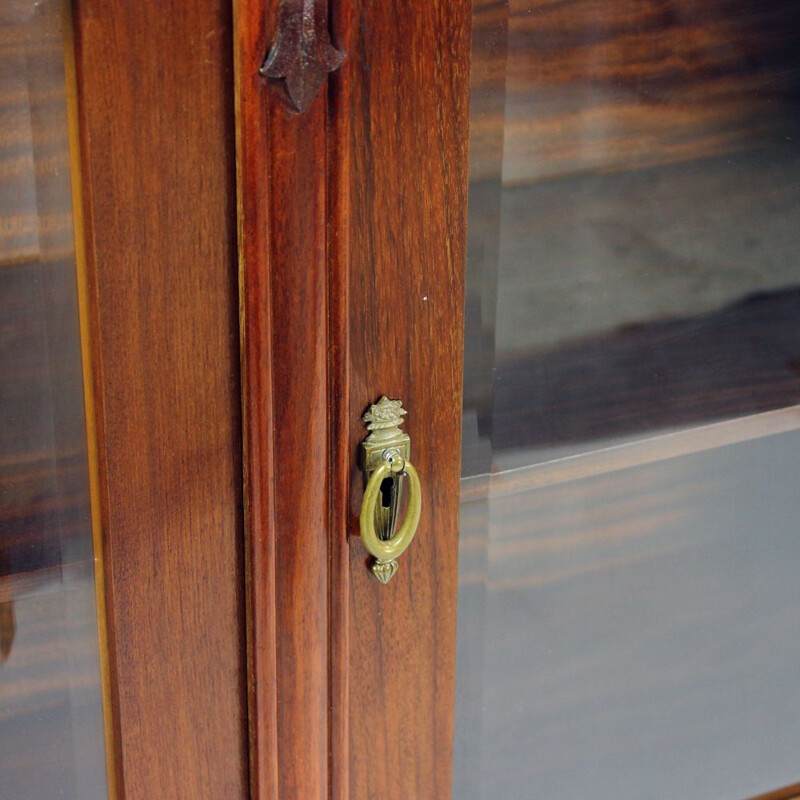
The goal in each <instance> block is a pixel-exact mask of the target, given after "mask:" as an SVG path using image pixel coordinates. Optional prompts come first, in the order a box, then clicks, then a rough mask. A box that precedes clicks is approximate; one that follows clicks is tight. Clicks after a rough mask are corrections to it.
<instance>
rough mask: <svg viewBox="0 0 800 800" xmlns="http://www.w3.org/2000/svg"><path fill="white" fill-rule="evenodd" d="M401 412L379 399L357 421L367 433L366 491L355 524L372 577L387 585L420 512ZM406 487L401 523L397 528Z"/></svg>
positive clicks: (400, 407) (400, 405) (392, 402)
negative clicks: (357, 526)
mask: <svg viewBox="0 0 800 800" xmlns="http://www.w3.org/2000/svg"><path fill="white" fill-rule="evenodd" d="M405 413H406V410H405V409H404V408H403V403H402V401H400V400H390V399H389V398H388V397H381V399H380V400H378V402H377V403H375V404H374V405H372V406H370V408H369V411H367V413H366V414H364V417H363V419H364V422H366V423H367V429H368V430H369V431H370V434H369V436H367V438H366V439H365V440H364V441H363V442H362V443H361V450H362V456H363V468H364V475H365V476H366V478H367V487H366V489H365V490H364V499H363V500H362V501H361V514H360V516H359V523H360V527H361V541H362V542H363V544H364V547H365V548H366V549H367V551H368V552H369V554H370V555H372V556H373V557H374V558H375V561H374V562H373V563H372V565H371V567H370V568H371V569H372V574H373V575H374V576H375V577H376V578H377V579H378V580H379V581H380V582H381V583H389V581H390V580H391V579H392V578H393V577H394V574H395V572H397V559H398V558H399V557H400V556H401V555H402V554H403V553H404V552H405V551H406V549H407V548H408V546H409V545H410V544H411V541H412V539H413V538H414V534H415V533H416V532H417V526H418V525H419V517H420V512H421V510H422V492H421V490H420V485H419V475H417V471H416V470H415V469H414V465H413V464H412V463H411V462H410V461H409V460H408V459H409V457H410V455H411V439H410V438H409V436H408V434H407V433H404V432H403V431H401V430H400V426H401V425H402V424H403V417H404V416H405ZM406 483H408V486H407V487H406ZM406 488H407V489H408V502H407V504H406V505H407V508H406V513H405V518H404V519H403V522H402V524H401V525H400V526H399V527H398V525H397V518H398V516H399V514H400V510H401V507H402V498H403V495H404V493H405V490H406Z"/></svg>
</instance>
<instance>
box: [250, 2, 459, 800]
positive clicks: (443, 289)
mask: <svg viewBox="0 0 800 800" xmlns="http://www.w3.org/2000/svg"><path fill="white" fill-rule="evenodd" d="M284 2H285V6H284V8H286V7H287V6H290V5H292V3H291V2H289V0H284ZM320 4H325V5H326V6H327V0H319V2H318V3H317V4H315V5H314V7H315V9H316V11H317V12H319V11H320ZM294 5H295V6H298V4H297V3H294ZM300 5H302V4H300ZM279 6H280V3H279V0H235V2H234V51H235V56H234V59H235V65H236V103H237V174H238V188H239V198H238V204H239V259H240V317H241V355H242V385H243V395H242V396H243V417H244V421H243V424H244V460H245V489H244V497H245V530H246V536H247V557H248V562H247V580H248V589H247V605H248V623H247V627H248V661H249V674H250V680H249V686H250V737H251V739H250V746H251V751H250V752H251V762H250V763H251V772H250V775H251V790H252V797H253V798H257V800H267V798H270V799H272V798H284V797H285V798H295V797H302V798H304V800H322V798H330V800H360V798H364V800H366V798H368V797H381V798H382V800H394V798H397V800H400V798H402V800H407V798H409V797H425V798H443V799H444V798H449V797H450V785H451V775H450V772H451V766H450V762H451V755H452V735H453V705H454V684H455V616H456V583H457V574H456V573H457V516H458V501H459V471H460V439H461V429H460V410H461V380H462V366H461V357H462V355H461V354H462V344H463V343H462V336H463V334H462V330H463V317H462V315H463V276H464V259H465V224H466V191H467V125H468V59H469V27H470V21H471V4H470V2H468V0H410V1H409V2H404V3H401V4H395V3H378V2H369V0H341V1H340V2H336V3H332V4H331V9H330V10H331V17H330V32H331V35H332V40H333V44H334V45H335V46H336V47H338V48H339V49H340V50H342V51H346V53H347V57H346V60H345V61H344V63H343V65H342V66H341V67H340V68H339V69H338V70H337V71H335V72H333V73H332V75H331V76H330V77H329V78H328V80H327V82H323V84H322V86H321V87H320V88H321V91H320V92H319V95H318V96H317V97H316V99H315V100H314V101H313V103H311V105H310V108H309V109H308V110H306V111H304V112H302V113H299V112H298V111H297V109H296V108H294V107H293V106H292V102H291V100H290V99H289V97H288V95H287V92H286V86H285V81H283V80H281V79H279V78H271V79H267V78H265V77H263V76H261V75H260V74H259V68H260V66H261V64H262V62H263V60H264V57H265V54H266V53H267V51H268V49H269V48H271V47H274V46H275V38H276V31H277V28H278V23H279ZM317 33H319V31H318V32H317ZM382 394H386V395H388V396H390V397H399V398H401V399H402V400H403V402H404V404H405V407H406V408H407V409H408V418H407V424H406V428H407V430H408V432H409V433H410V434H411V437H412V447H413V448H414V461H415V463H416V465H417V467H418V469H419V473H420V475H421V477H422V482H423V487H424V488H423V516H422V520H421V524H420V530H419V533H418V536H417V539H416V540H415V542H414V544H413V545H412V547H411V548H410V550H409V552H408V553H407V554H405V555H404V557H403V559H402V564H401V567H400V571H399V572H398V574H397V576H396V577H395V578H394V580H393V581H392V582H391V583H390V584H389V585H386V586H383V585H381V584H380V583H378V582H377V581H376V580H375V579H374V578H373V577H372V576H371V575H370V573H369V571H368V570H367V567H366V561H367V558H366V553H365V551H364V550H363V548H362V546H361V544H360V542H359V540H358V534H357V522H356V521H357V516H358V510H359V504H360V498H361V494H362V490H363V479H362V477H361V475H360V472H359V469H358V464H357V458H356V453H357V449H358V444H359V442H360V441H361V440H362V439H363V438H364V433H365V432H364V428H363V424H362V423H361V415H362V413H363V412H364V410H365V407H366V406H367V405H369V404H370V403H372V402H375V400H376V399H377V398H378V397H380V396H381V395H382Z"/></svg>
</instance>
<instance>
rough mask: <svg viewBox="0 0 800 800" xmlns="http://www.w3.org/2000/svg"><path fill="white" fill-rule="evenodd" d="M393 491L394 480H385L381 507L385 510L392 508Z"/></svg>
mask: <svg viewBox="0 0 800 800" xmlns="http://www.w3.org/2000/svg"><path fill="white" fill-rule="evenodd" d="M392 489H394V478H384V479H383V480H382V481H381V505H382V506H383V508H391V505H392Z"/></svg>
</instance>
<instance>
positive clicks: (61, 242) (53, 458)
mask: <svg viewBox="0 0 800 800" xmlns="http://www.w3.org/2000/svg"><path fill="white" fill-rule="evenodd" d="M65 13H66V12H65V9H64V7H63V4H62V3H61V2H60V0H44V1H43V2H42V1H38V0H37V2H34V1H33V0H23V1H22V2H10V3H3V5H2V8H0V376H2V378H1V379H0V798H2V800H21V798H26V800H51V798H66V799H67V800H100V799H101V798H105V797H107V789H106V761H105V746H104V726H103V711H102V702H101V688H100V687H101V680H100V674H101V670H100V658H101V653H100V646H99V641H98V639H99V637H98V619H97V606H96V600H95V561H94V552H93V536H92V524H91V511H90V493H89V479H88V468H87V444H86V425H85V414H84V393H83V377H82V370H81V349H80V334H79V317H78V301H77V288H76V257H75V242H74V236H73V208H72V201H71V185H70V181H71V176H70V171H71V170H70V145H69V136H68V130H69V126H68V117H67V76H66V74H65V53H67V52H68V48H69V47H71V42H70V41H69V36H68V34H67V26H66V24H65V20H66V16H65Z"/></svg>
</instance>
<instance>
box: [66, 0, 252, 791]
mask: <svg viewBox="0 0 800 800" xmlns="http://www.w3.org/2000/svg"><path fill="white" fill-rule="evenodd" d="M75 15H76V16H75V34H76V46H77V58H76V62H77V63H76V66H77V89H78V103H79V122H80V137H81V141H80V145H81V158H82V165H83V176H82V177H83V189H84V199H85V212H86V214H85V216H86V233H87V260H88V278H89V291H90V301H91V302H90V309H89V312H90V322H91V325H90V331H89V334H90V339H91V344H92V366H93V372H94V390H95V391H94V394H95V398H96V408H97V429H98V437H99V468H100V479H101V481H100V488H101V509H102V515H101V519H102V532H103V543H104V550H105V556H106V570H107V587H108V590H107V591H108V593H107V600H108V609H109V654H108V655H109V658H110V662H111V674H112V696H113V698H114V703H115V705H114V719H115V725H116V728H117V731H116V733H117V736H116V737H115V738H116V741H117V750H116V752H115V759H114V764H115V766H116V769H117V773H118V775H117V777H118V779H119V783H118V785H119V790H120V796H121V797H124V798H129V799H130V800H134V799H135V798H145V797H147V798H161V797H164V798H166V797H170V798H191V800H201V799H202V798H207V800H218V798H220V797H225V798H232V799H234V800H235V798H244V797H246V796H247V736H246V693H245V678H244V675H245V641H244V625H243V623H244V592H243V578H242V576H243V558H242V551H243V548H242V513H241V502H242V498H241V438H240V411H239V409H240V397H239V371H238V350H237V316H236V236H235V185H234V175H235V168H234V109H233V92H232V88H233V76H232V70H231V66H232V52H231V11H230V8H229V6H228V4H227V3H224V2H212V3H200V2H185V3H180V4H175V3H161V4H159V3H146V4H141V5H136V6H124V5H119V4H113V5H112V4H107V3H104V2H95V1H94V0H80V1H79V2H77V3H76V4H75Z"/></svg>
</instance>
